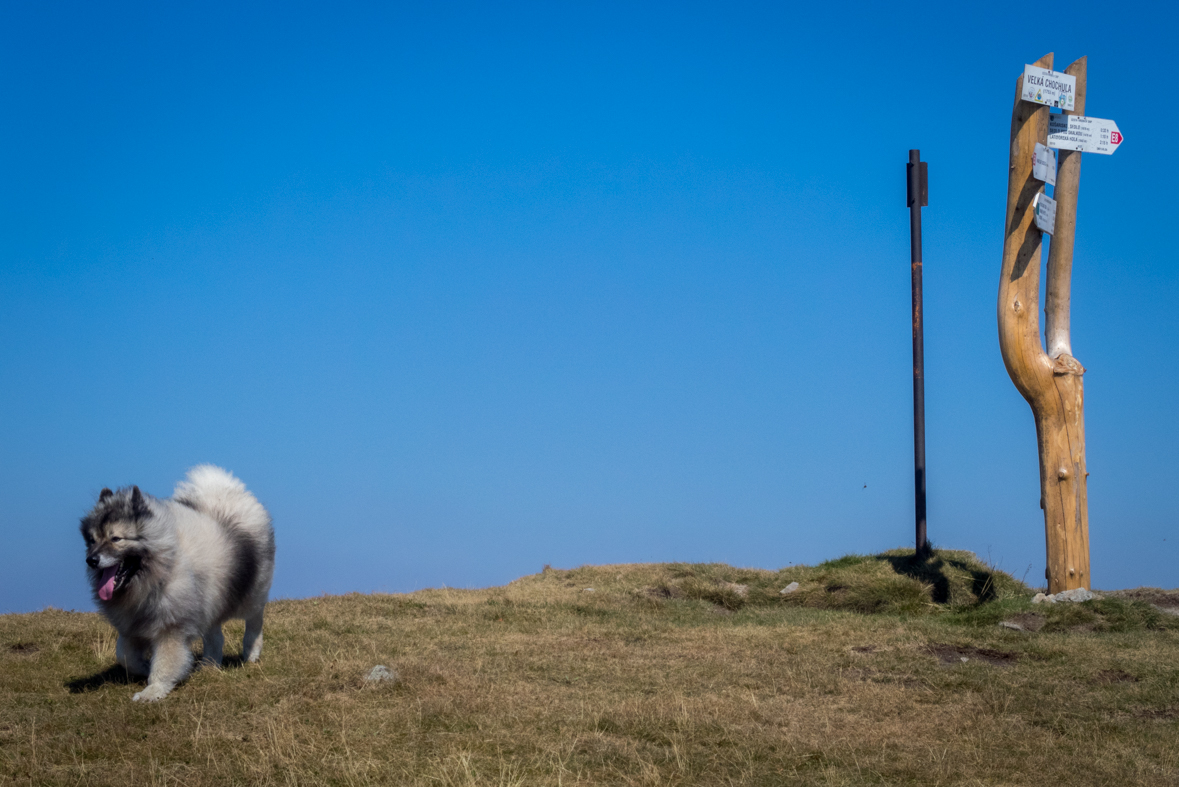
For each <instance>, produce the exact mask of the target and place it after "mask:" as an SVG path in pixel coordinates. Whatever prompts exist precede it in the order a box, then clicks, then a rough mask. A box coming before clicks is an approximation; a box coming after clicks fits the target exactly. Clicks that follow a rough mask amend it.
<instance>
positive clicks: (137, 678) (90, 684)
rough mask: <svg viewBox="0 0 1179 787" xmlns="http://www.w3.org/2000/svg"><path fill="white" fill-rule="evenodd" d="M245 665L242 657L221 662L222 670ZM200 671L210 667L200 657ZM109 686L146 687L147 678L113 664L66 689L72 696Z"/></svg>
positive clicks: (232, 657) (76, 679)
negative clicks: (132, 673)
mask: <svg viewBox="0 0 1179 787" xmlns="http://www.w3.org/2000/svg"><path fill="white" fill-rule="evenodd" d="M245 663H246V660H245V659H243V658H242V657H241V656H225V657H224V658H223V659H222V660H221V669H223V670H226V669H240V668H241V667H242V666H244V665H245ZM199 669H209V666H208V665H206V664H202V663H201V660H200V656H197V658H196V663H195V664H194V665H193V671H194V672H195V671H196V670H199ZM107 685H111V686H146V685H147V676H146V675H131V673H129V672H127V669H126V667H124V666H123V665H122V664H112V665H111V666H109V667H107V668H106V669H104V670H103V671H102V672H96V673H94V674H93V675H89V676H87V677H85V678H75V679H74V680H70V681H66V683H65V687H66V688H67V689H69V692H70V694H83V693H85V692H87V691H96V690H98V689H101V688H102V687H103V686H107Z"/></svg>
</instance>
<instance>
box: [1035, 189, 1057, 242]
mask: <svg viewBox="0 0 1179 787" xmlns="http://www.w3.org/2000/svg"><path fill="white" fill-rule="evenodd" d="M1032 210H1034V211H1035V212H1036V226H1037V227H1039V228H1040V229H1042V230H1043V231H1044V232H1047V233H1048V234H1049V235H1051V234H1052V231H1053V230H1055V229H1056V200H1054V199H1052V198H1051V197H1049V196H1048V195H1047V194H1045V193H1044V192H1040V193H1039V194H1037V195H1036V198H1035V199H1034V200H1032Z"/></svg>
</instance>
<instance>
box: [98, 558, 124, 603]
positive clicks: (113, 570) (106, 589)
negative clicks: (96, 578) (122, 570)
mask: <svg viewBox="0 0 1179 787" xmlns="http://www.w3.org/2000/svg"><path fill="white" fill-rule="evenodd" d="M117 573H119V567H118V566H117V565H116V566H111V567H110V568H104V569H103V570H102V577H101V578H100V580H101V583H102V584H100V585H99V586H98V597H99V598H100V599H102V600H103V601H110V600H111V596H113V595H115V574H117Z"/></svg>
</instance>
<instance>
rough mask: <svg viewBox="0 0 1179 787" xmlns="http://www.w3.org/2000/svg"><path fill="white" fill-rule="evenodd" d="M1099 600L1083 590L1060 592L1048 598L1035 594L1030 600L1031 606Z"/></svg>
mask: <svg viewBox="0 0 1179 787" xmlns="http://www.w3.org/2000/svg"><path fill="white" fill-rule="evenodd" d="M1096 598H1101V596H1098V595H1097V594H1095V593H1094V592H1093V591H1091V590H1086V589H1085V588H1073V589H1072V590H1062V591H1060V592H1059V593H1053V594H1052V595H1050V596H1047V595H1044V594H1043V593H1037V594H1036V595H1035V597H1034V598H1032V603H1033V604H1055V603H1057V602H1060V601H1076V602H1080V601H1092V600H1093V599H1096Z"/></svg>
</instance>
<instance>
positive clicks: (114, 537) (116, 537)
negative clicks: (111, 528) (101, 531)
mask: <svg viewBox="0 0 1179 787" xmlns="http://www.w3.org/2000/svg"><path fill="white" fill-rule="evenodd" d="M122 540H123V539H122V538H121V537H120V536H111V543H112V544H113V543H115V542H116V541H122Z"/></svg>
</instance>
